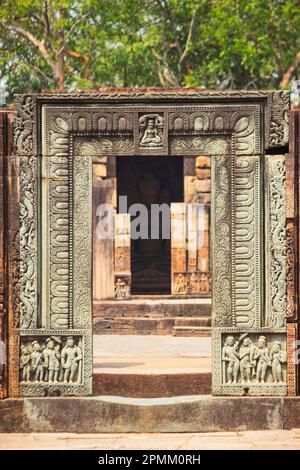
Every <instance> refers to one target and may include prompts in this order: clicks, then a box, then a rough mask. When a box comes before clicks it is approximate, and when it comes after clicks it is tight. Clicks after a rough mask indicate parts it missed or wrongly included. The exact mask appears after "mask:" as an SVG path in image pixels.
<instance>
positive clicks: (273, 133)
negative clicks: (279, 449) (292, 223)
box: [10, 89, 289, 396]
mask: <svg viewBox="0 0 300 470" xmlns="http://www.w3.org/2000/svg"><path fill="white" fill-rule="evenodd" d="M288 113H289V95H288V93H287V92H284V91H280V92H277V91H274V92H235V91H233V92H203V91H201V92H197V91H194V90H191V91H189V90H184V89H183V90H178V91H162V90H148V91H145V92H144V91H136V92H128V91H126V90H124V91H115V92H114V91H107V92H99V93H91V94H88V93H82V94H81V93H79V94H41V95H36V96H33V95H25V96H24V95H20V96H18V97H17V104H16V116H15V134H14V136H15V151H16V154H17V156H18V158H19V161H20V213H21V216H20V272H21V274H20V292H21V293H20V299H21V305H20V323H19V328H15V329H14V331H12V332H11V334H12V335H13V336H16V337H20V343H21V346H20V347H21V348H22V344H25V345H26V344H27V343H29V344H30V343H31V342H32V341H34V340H35V341H38V342H39V341H41V342H44V341H45V340H46V339H47V338H48V337H52V336H54V337H59V338H60V341H61V342H62V343H63V344H64V342H65V339H66V337H68V336H72V337H73V338H74V340H75V343H76V344H77V345H79V344H80V348H81V350H82V353H83V359H82V364H83V367H82V375H81V376H80V379H79V380H77V382H76V383H75V384H73V383H63V382H58V383H49V382H43V383H32V382H29V383H24V382H23V383H21V384H20V394H21V395H22V396H45V395H89V394H91V393H92V295H91V290H92V282H91V272H92V265H91V254H92V250H91V240H92V233H91V230H92V229H91V214H90V210H91V207H92V205H91V188H92V171H91V161H92V157H93V155H99V154H105V155H114V156H116V155H141V154H144V155H169V156H170V158H172V155H188V156H192V155H199V154H201V155H202V154H203V155H210V156H213V171H212V180H213V187H212V193H213V198H212V209H213V216H212V223H213V227H212V232H213V233H214V236H213V238H212V253H213V255H212V259H213V345H214V352H213V392H214V393H215V394H217V395H243V394H245V393H249V394H259V395H274V394H275V395H276V394H277V395H285V394H286V393H287V385H286V383H285V384H283V385H282V384H280V385H278V384H273V385H270V384H269V385H265V384H258V385H254V384H251V385H250V386H247V387H245V386H243V385H242V384H240V383H239V384H228V383H226V380H225V378H224V373H223V366H222V348H223V346H224V341H225V338H226V336H228V335H229V334H230V335H233V336H235V337H236V338H237V339H238V338H240V337H241V335H242V334H246V333H247V334H249V335H250V336H251V339H252V340H253V341H257V338H258V336H259V335H264V336H266V337H267V338H268V339H269V338H270V341H274V340H279V341H280V342H281V345H282V348H283V349H285V348H286V319H285V317H286V311H285V310H286V287H285V253H284V247H283V251H282V250H281V251H280V250H279V251H278V242H279V238H278V234H277V233H274V230H272V224H274V223H275V224H276V226H279V227H280V229H281V230H283V232H281V234H282V233H284V231H285V216H284V157H283V156H280V155H278V153H280V147H282V148H284V147H286V146H287V145H288ZM150 114H151V115H152V114H156V115H158V116H160V118H161V121H160V122H161V123H162V145H161V147H159V148H142V147H141V146H140V141H139V135H140V134H139V130H140V129H139V125H140V122H141V121H140V118H143V116H147V115H150ZM275 149H277V150H275ZM278 149H279V150H278ZM268 151H270V156H267V155H266V154H267V153H268ZM274 153H275V154H274ZM274 182H275V183H277V184H275V187H276V188H277V189H278V194H276V195H275V198H274V197H273V196H274V195H273V193H272V191H274ZM278 182H281V183H280V184H278ZM264 188H266V193H265V192H264ZM273 200H276V201H277V203H278V204H275V205H272V201H273ZM245 206H246V209H245ZM282 207H283V209H282ZM267 227H270V230H269V229H267V230H266V228H267ZM276 237H277V238H276ZM278 257H279V265H274V262H273V261H274V259H275V258H276V259H278ZM279 270H281V271H282V272H283V273H284V279H281V280H280V282H279V283H278V282H275V281H276V279H277V276H278V273H279ZM278 296H279V297H280V298H282V302H279V303H278V301H277V300H278ZM282 296H283V297H282ZM10 364H11V365H10V367H12V368H13V370H14V371H16V374H18V373H19V351H17V352H16V351H14V352H13V353H12V354H11V358H10ZM80 373H81V372H80ZM16 380H18V378H17V377H16ZM245 389H247V390H245Z"/></svg>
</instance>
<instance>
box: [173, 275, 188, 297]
mask: <svg viewBox="0 0 300 470" xmlns="http://www.w3.org/2000/svg"><path fill="white" fill-rule="evenodd" d="M175 292H176V294H186V292H187V282H186V279H185V277H184V275H183V274H178V275H177V276H176V281H175Z"/></svg>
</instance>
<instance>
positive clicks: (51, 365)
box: [43, 338, 60, 382]
mask: <svg viewBox="0 0 300 470" xmlns="http://www.w3.org/2000/svg"><path fill="white" fill-rule="evenodd" d="M46 345H47V347H46V349H44V351H43V356H44V360H45V368H46V369H47V371H48V382H58V379H59V371H60V352H59V351H58V350H57V348H56V349H55V341H54V339H53V338H47V339H46Z"/></svg>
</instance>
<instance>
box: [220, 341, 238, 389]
mask: <svg viewBox="0 0 300 470" xmlns="http://www.w3.org/2000/svg"><path fill="white" fill-rule="evenodd" d="M237 348H238V342H236V341H235V339H234V337H233V336H227V338H226V340H225V344H224V346H223V350H222V361H223V365H224V371H223V374H224V379H225V381H226V382H227V384H236V383H237V382H238V374H239V370H240V358H239V353H238V351H237ZM226 365H227V368H226Z"/></svg>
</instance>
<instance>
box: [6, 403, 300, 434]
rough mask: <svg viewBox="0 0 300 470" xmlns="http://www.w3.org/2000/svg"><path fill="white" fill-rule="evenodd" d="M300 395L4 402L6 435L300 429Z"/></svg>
mask: <svg viewBox="0 0 300 470" xmlns="http://www.w3.org/2000/svg"><path fill="white" fill-rule="evenodd" d="M299 410H300V397H295V398H293V397H291V398H288V397H277V398H276V397H211V396H210V395H205V396H200V395H192V396H188V397H187V396H185V397H167V398H126V397H112V396H98V397H83V398H81V397H51V398H50V397H41V398H9V399H4V400H0V432H17V433H28V432H47V433H48V432H49V433H50V432H51V433H52V432H69V433H78V432H80V433H125V432H144V433H147V432H165V433H167V432H171V433H175V432H177V433H179V432H191V433H197V432H217V431H234V432H236V431H247V430H248V431H256V430H267V429H270V430H271V429H272V430H275V429H292V428H297V427H299V426H300V417H299V416H300V414H299Z"/></svg>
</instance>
